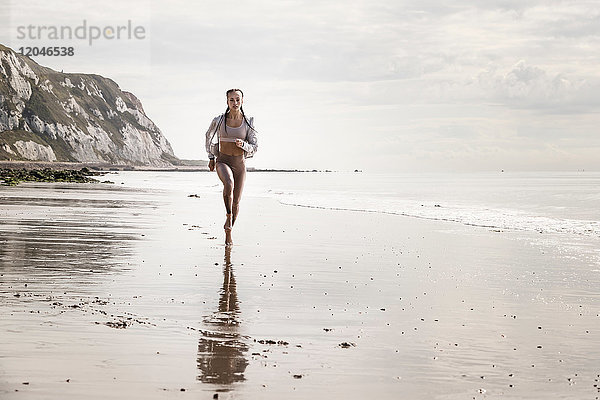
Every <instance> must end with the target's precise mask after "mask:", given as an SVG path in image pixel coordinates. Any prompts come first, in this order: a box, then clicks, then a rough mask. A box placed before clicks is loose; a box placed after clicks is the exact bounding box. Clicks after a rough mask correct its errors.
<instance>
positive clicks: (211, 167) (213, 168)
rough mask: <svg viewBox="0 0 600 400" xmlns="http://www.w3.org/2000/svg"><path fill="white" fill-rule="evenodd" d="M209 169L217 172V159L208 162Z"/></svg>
mask: <svg viewBox="0 0 600 400" xmlns="http://www.w3.org/2000/svg"><path fill="white" fill-rule="evenodd" d="M208 169H209V170H210V171H214V170H215V159H214V158H211V159H210V161H209V162H208Z"/></svg>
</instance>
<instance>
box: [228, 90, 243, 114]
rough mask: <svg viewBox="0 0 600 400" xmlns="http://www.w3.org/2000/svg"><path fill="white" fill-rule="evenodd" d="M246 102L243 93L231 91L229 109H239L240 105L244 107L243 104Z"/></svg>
mask: <svg viewBox="0 0 600 400" xmlns="http://www.w3.org/2000/svg"><path fill="white" fill-rule="evenodd" d="M243 103H244V98H243V97H242V94H241V93H240V92H238V91H235V92H230V93H229V94H228V95H227V105H228V106H229V109H230V110H232V111H239V110H240V107H242V104H243Z"/></svg>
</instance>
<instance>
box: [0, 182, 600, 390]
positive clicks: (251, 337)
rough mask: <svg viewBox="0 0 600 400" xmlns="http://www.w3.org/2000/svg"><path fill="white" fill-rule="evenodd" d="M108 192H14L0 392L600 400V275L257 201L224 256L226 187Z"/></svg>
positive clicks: (429, 229)
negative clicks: (222, 192)
mask: <svg viewBox="0 0 600 400" xmlns="http://www.w3.org/2000/svg"><path fill="white" fill-rule="evenodd" d="M148 176H151V175H148ZM190 176H191V175H190ZM210 178H213V177H210V176H209V174H199V175H194V179H199V180H200V181H201V183H202V182H205V180H206V182H212V181H209V179H210ZM109 179H111V180H115V181H116V182H117V184H116V185H102V184H30V183H27V184H21V185H19V186H18V187H11V188H7V187H0V204H1V208H0V308H1V311H0V314H1V315H2V318H1V320H0V339H1V340H0V397H1V398H2V399H40V398H43V399H80V398H90V399H106V398H111V399H130V398H144V399H173V398H190V399H199V398H200V399H204V398H206V399H211V398H214V396H215V394H218V398H219V399H281V398H288V399H306V398H329V399H364V398H379V399H398V398H407V399H471V398H475V399H483V398H503V399H541V398H553V399H574V398H586V399H594V398H597V397H598V396H600V392H599V390H598V385H599V384H600V383H599V380H600V364H599V363H598V360H600V348H599V347H598V343H600V315H599V313H600V307H599V301H600V300H599V298H598V294H597V293H598V292H597V288H598V287H599V284H600V273H599V270H600V266H596V268H595V269H594V268H593V266H592V267H590V266H589V265H582V264H581V263H580V262H579V261H578V260H574V259H571V258H567V257H565V256H564V255H562V254H560V253H558V252H557V253H554V252H552V251H550V250H543V251H542V250H540V248H539V247H536V246H533V245H532V244H531V243H530V241H528V240H527V237H526V236H527V235H526V234H524V233H522V232H521V233H519V234H518V235H517V234H515V233H514V232H506V231H505V232H495V231H492V230H489V229H486V228H477V227H469V226H462V225H459V224H455V223H446V222H436V221H427V220H421V219H416V218H408V217H401V216H390V215H382V214H375V213H362V212H350V211H331V210H322V209H311V208H301V207H293V206H286V205H281V204H279V203H277V202H276V201H275V200H273V199H270V198H263V197H258V196H254V197H253V196H251V195H250V194H248V195H246V196H245V198H244V199H243V204H242V209H241V214H240V217H239V220H238V222H237V223H236V228H235V230H234V241H235V245H234V246H233V247H232V248H227V247H225V246H223V245H222V241H223V232H222V224H223V222H224V218H223V217H224V212H223V210H222V204H221V199H220V194H219V193H218V191H217V190H213V191H208V192H202V193H201V194H199V195H198V197H188V195H189V194H194V190H193V189H190V190H189V191H188V192H185V193H184V192H182V191H166V190H158V189H146V190H142V189H132V188H131V187H129V186H128V185H127V183H126V184H124V185H120V184H119V179H112V178H109ZM248 184H249V185H250V184H252V181H251V180H250V182H249V183H248ZM206 185H208V186H210V185H213V183H206ZM532 235H533V233H532Z"/></svg>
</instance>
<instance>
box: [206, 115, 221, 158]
mask: <svg viewBox="0 0 600 400" xmlns="http://www.w3.org/2000/svg"><path fill="white" fill-rule="evenodd" d="M218 121H219V117H217V118H213V120H212V122H211V123H210V126H209V127H208V130H207V131H206V152H207V153H208V158H209V159H211V160H212V159H214V158H215V155H214V154H213V153H212V140H213V137H214V136H215V132H216V130H217V124H218Z"/></svg>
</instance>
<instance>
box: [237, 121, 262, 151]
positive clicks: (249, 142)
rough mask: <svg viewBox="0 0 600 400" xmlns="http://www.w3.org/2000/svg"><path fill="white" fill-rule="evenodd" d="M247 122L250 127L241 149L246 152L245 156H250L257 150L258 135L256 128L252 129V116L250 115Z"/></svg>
mask: <svg viewBox="0 0 600 400" xmlns="http://www.w3.org/2000/svg"><path fill="white" fill-rule="evenodd" d="M248 122H250V126H251V127H252V128H251V129H248V135H247V136H246V140H245V141H244V142H243V144H242V146H241V147H242V149H243V150H244V151H245V152H246V158H249V157H252V156H253V155H254V153H256V151H257V150H258V135H257V133H256V130H254V117H250V118H249V120H248Z"/></svg>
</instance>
